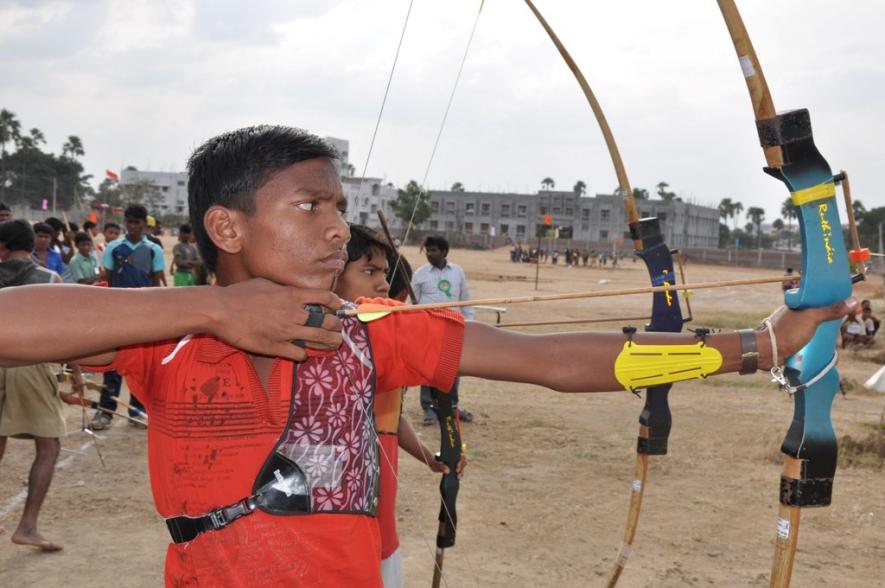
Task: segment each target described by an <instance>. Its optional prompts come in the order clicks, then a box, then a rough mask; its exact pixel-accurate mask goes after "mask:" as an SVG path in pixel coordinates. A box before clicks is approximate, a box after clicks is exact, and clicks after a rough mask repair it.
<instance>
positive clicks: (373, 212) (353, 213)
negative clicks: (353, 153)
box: [341, 177, 403, 231]
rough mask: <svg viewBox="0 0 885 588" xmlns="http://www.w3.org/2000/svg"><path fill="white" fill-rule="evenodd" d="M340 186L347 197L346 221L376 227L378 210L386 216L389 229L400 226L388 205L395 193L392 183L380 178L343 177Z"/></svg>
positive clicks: (400, 223)
mask: <svg viewBox="0 0 885 588" xmlns="http://www.w3.org/2000/svg"><path fill="white" fill-rule="evenodd" d="M341 188H342V191H343V192H344V197H345V198H346V199H347V214H346V215H345V216H344V218H345V220H347V222H349V223H357V224H360V225H366V226H369V227H377V226H378V225H379V222H378V211H379V210H380V211H381V212H383V213H384V216H385V217H386V218H387V224H388V226H389V227H390V229H391V231H392V230H394V229H400V228H402V226H403V223H402V221H400V220H399V219H398V218H397V217H396V214H395V213H394V212H393V208H391V206H390V203H391V202H392V201H393V200H396V195H397V189H396V188H395V187H394V186H393V184H389V183H384V181H383V180H382V179H380V178H354V177H343V178H341Z"/></svg>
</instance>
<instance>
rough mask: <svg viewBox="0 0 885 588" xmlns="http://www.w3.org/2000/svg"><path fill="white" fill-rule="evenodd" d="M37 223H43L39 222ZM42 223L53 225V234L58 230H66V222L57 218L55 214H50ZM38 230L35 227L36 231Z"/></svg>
mask: <svg viewBox="0 0 885 588" xmlns="http://www.w3.org/2000/svg"><path fill="white" fill-rule="evenodd" d="M37 224H41V223H37ZM42 224H47V225H49V226H50V227H52V230H53V233H52V234H53V235H54V234H55V233H58V232H62V233H63V232H64V230H65V224H64V223H63V222H61V221H60V220H59V219H57V218H55V217H54V216H50V217H49V218H48V219H46V220H45V221H43V223H42ZM36 230H37V229H34V231H35V232H36Z"/></svg>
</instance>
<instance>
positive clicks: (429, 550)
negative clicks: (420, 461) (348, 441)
mask: <svg viewBox="0 0 885 588" xmlns="http://www.w3.org/2000/svg"><path fill="white" fill-rule="evenodd" d="M414 3H415V1H414V0H410V1H409V6H408V8H407V9H406V16H405V18H404V19H403V26H402V30H401V32H400V36H399V41H398V42H397V46H396V51H395V53H394V57H393V63H392V65H391V67H390V73H389V75H388V77H387V84H386V86H385V88H384V95H383V97H382V99H381V107H380V109H379V110H378V116H377V117H376V119H375V127H374V129H373V130H372V138H371V140H370V141H369V149H368V153H367V154H366V159H365V162H364V164H363V170H362V175H361V176H360V181H359V184H358V185H357V194H356V198H357V200H359V197H360V195H361V193H362V188H363V185H364V184H365V181H366V176H367V174H368V169H369V161H370V160H371V158H372V153H373V152H374V148H375V140H376V139H377V137H378V132H379V130H380V128H381V119H382V117H383V115H384V108H385V106H386V105H387V99H388V97H389V95H390V88H391V86H392V85H393V76H394V73H395V72H396V66H397V64H398V62H399V56H400V53H401V50H402V46H403V42H404V40H405V36H406V30H407V29H408V24H409V18H410V16H411V14H412V7H413V5H414ZM438 140H439V138H437V142H438ZM414 214H415V211H414V210H413V211H412V218H414ZM398 263H399V258H397V264H398ZM335 355H336V357H337V359H338V362H339V363H340V364H341V367H342V370H343V372H344V375H345V377H346V378H347V381H348V382H349V384H350V386H351V389H353V390H356V386H355V384H354V382H353V379H352V378H351V375H350V370H349V369H348V368H347V363H346V362H345V361H344V360H343V359H342V357H341V353H340V351H338V350H336V351H335ZM376 392H377V391H376ZM373 402H374V399H373ZM360 407H361V409H362V411H363V415H364V417H365V418H366V419H367V422H368V423H370V427H369V428H370V429H371V431H372V436H373V437H374V442H375V445H376V447H378V451H379V454H380V455H381V456H383V458H384V461H385V462H386V464H387V467H388V468H389V470H390V473H391V474H393V477H394V480H395V481H396V485H397V488H399V485H400V481H399V476H398V474H397V473H396V470H395V469H394V467H393V461H392V459H391V458H390V456H389V455H388V454H387V451H386V450H385V449H384V446H383V445H382V444H381V438H380V436H379V435H378V431H377V429H376V427H375V419H374V418H373V417H372V415H370V414H369V412H368V409H367V408H366V406H365V405H364V404H363V403H360ZM425 462H427V460H426V459H425ZM427 466H428V467H430V463H429V462H427ZM398 495H399V497H400V498H401V499H404V500H403V501H404V502H405V503H406V508H408V509H409V510H412V511H413V512H418V510H417V509H413V508H412V504H411V503H410V501H409V499H408V498H407V497H406V495H405V494H400V493H398ZM416 526H417V527H418V532H419V533H420V535H421V541H422V543H423V544H424V547H425V549H426V550H427V553H428V555H429V556H430V560H431V561H432V562H433V565H434V566H436V567H438V566H437V564H436V558H435V553H434V550H433V547H432V546H431V544H430V540H429V539H428V534H427V532H426V530H425V528H424V527H423V525H422V524H421V523H420V520H419V521H418V522H417V525H416ZM439 571H440V575H441V576H442V579H443V582H444V583H445V585H446V587H448V586H449V583H448V581H447V580H446V577H445V575H444V574H443V572H442V570H441V569H440V570H439Z"/></svg>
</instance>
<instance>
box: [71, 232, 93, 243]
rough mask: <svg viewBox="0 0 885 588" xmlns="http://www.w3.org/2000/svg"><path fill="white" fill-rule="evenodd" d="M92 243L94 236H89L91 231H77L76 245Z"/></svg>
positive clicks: (75, 236)
mask: <svg viewBox="0 0 885 588" xmlns="http://www.w3.org/2000/svg"><path fill="white" fill-rule="evenodd" d="M83 242H86V243H92V237H90V236H89V233H82V232H81V233H77V234H76V235H74V245H79V244H80V243H83Z"/></svg>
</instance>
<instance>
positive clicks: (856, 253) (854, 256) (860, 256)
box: [833, 170, 871, 276]
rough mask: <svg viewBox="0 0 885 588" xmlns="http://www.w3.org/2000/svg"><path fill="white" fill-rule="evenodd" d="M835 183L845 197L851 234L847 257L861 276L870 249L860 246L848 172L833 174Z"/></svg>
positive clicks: (865, 271)
mask: <svg viewBox="0 0 885 588" xmlns="http://www.w3.org/2000/svg"><path fill="white" fill-rule="evenodd" d="M833 181H834V182H835V183H836V185H841V186H842V196H843V197H844V198H845V213H846V214H847V215H848V232H849V234H850V235H851V245H852V247H853V249H852V250H851V251H849V252H848V256H849V259H851V261H853V262H854V267H855V269H856V270H857V272H858V273H859V274H860V275H861V276H866V274H867V264H866V260H868V259H869V258H870V255H871V254H870V250H869V249H864V248H863V247H861V246H860V236H859V235H858V234H857V220H855V218H854V204H853V203H852V200H851V184H850V182H849V181H848V172H846V171H845V170H842V171H840V172H839V173H838V174H836V175H835V176H833Z"/></svg>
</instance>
